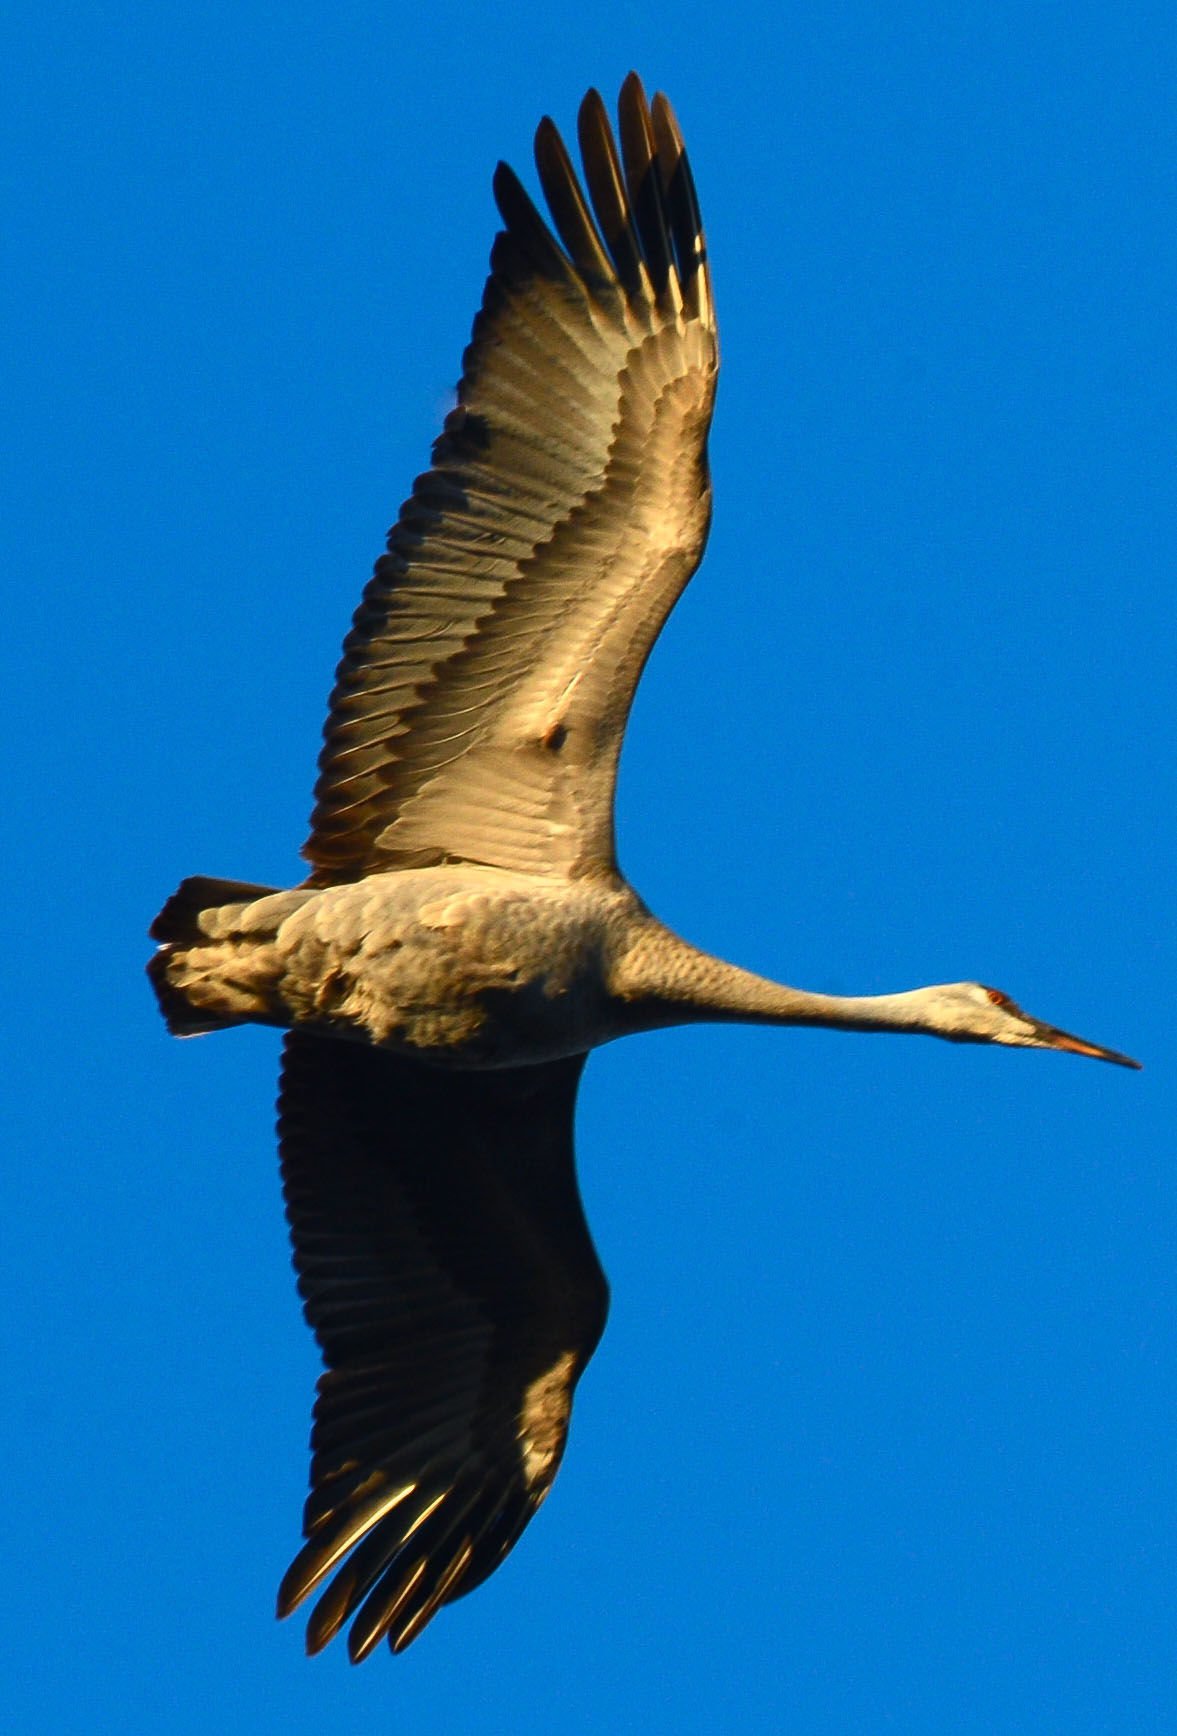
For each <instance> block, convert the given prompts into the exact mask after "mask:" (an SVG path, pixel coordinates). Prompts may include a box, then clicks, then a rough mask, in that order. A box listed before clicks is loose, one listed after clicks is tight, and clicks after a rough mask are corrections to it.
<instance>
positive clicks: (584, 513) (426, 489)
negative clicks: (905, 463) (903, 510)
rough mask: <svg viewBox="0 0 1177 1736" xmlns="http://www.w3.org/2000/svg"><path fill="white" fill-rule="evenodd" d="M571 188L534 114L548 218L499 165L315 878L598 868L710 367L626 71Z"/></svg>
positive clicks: (359, 635)
mask: <svg viewBox="0 0 1177 1736" xmlns="http://www.w3.org/2000/svg"><path fill="white" fill-rule="evenodd" d="M620 134H621V153H620V155H619V153H618V150H617V146H616V145H615V143H614V140H613V134H612V132H611V130H610V127H609V122H608V118H607V116H606V114H605V109H604V105H603V103H602V102H601V99H600V97H599V96H598V95H597V93H596V92H595V91H590V92H589V94H588V96H587V97H586V98H585V100H584V102H583V104H582V106H581V111H580V143H581V154H582V156H583V159H584V165H585V180H586V185H587V188H588V196H587V197H586V194H585V192H584V191H583V190H582V188H581V185H580V182H579V181H578V179H577V175H576V172H575V170H574V169H573V167H572V164H571V162H570V161H569V158H568V154H567V152H566V151H565V149H564V146H563V144H562V142H561V140H560V136H559V134H558V133H557V131H556V129H555V127H554V126H553V125H552V123H551V122H550V121H548V120H545V121H544V122H542V123H541V125H540V128H539V131H538V133H537V135H536V162H537V165H538V168H539V174H540V181H541V183H542V186H543V189H544V193H545V196H546V198H547V202H548V205H549V207H550V210H551V214H552V221H553V224H554V226H555V229H556V232H557V234H558V237H559V240H558V241H557V239H556V238H555V237H554V236H553V234H552V231H551V230H550V229H549V228H548V226H547V224H546V223H545V222H544V219H543V218H542V217H541V216H540V214H539V212H538V211H537V210H536V208H535V206H534V205H533V204H532V202H531V200H530V199H529V198H528V196H527V194H526V193H525V192H524V190H523V188H522V186H521V185H520V184H519V182H518V181H517V180H516V178H515V176H514V175H513V174H512V173H511V171H510V170H509V169H508V168H507V167H506V166H505V165H504V164H500V165H499V169H498V172H497V174H496V176H495V196H496V199H497V201H498V205H499V210H500V213H501V215H502V218H503V222H504V225H505V227H504V230H503V232H502V233H501V234H500V235H499V236H498V237H497V239H496V241H495V244H494V249H493V252H492V254H491V275H490V278H489V281H488V282H487V285H486V290H485V294H484V297H483V303H482V310H481V312H480V313H479V315H478V317H477V319H476V321H475V324H474V333H473V337H472V339H471V342H470V346H469V348H468V349H467V351H466V354H465V358H464V366H463V376H462V381H461V384H460V386H459V388H458V407H457V409H456V410H454V411H453V412H452V414H451V415H450V416H449V418H448V419H447V422H446V426H445V432H444V433H443V434H442V435H441V437H440V438H439V440H438V441H437V443H436V445H435V446H434V450H433V467H432V469H431V470H429V471H427V472H426V473H425V474H424V475H423V476H420V477H418V479H417V482H416V484H415V485H414V488H413V493H412V496H411V497H410V499H409V500H408V501H407V502H406V503H405V505H404V506H403V507H402V509H401V513H400V517H399V519H398V521H397V523H396V524H395V525H394V527H393V529H392V530H391V532H390V533H389V540H388V553H387V554H386V555H384V556H383V558H382V559H381V560H380V561H379V562H378V563H377V566H376V571H375V574H374V576H373V578H372V580H371V582H370V583H369V585H368V588H367V590H366V591H365V593H364V598H363V601H362V603H361V604H360V607H359V610H358V611H357V613H356V616H355V620H354V623H353V626H352V630H351V632H350V634H349V635H348V637H347V639H346V641H345V642H344V654H343V661H342V662H341V663H340V665H339V669H338V671H337V675H336V685H335V689H334V692H333V693H332V696H331V704H330V710H329V714H328V718H327V724H326V729H325V732H324V734H325V741H324V747H323V751H322V754H321V756H320V760H319V771H320V776H319V781H318V784H317V785H316V789H315V797H316V802H315V810H314V814H313V817H312V822H311V824H312V831H311V836H310V838H309V840H308V841H307V844H306V846H305V848H304V854H305V855H306V856H307V857H308V859H309V860H310V862H311V864H312V869H313V871H312V875H311V880H312V882H313V883H314V884H316V885H328V884H331V883H333V882H338V881H344V880H355V879H359V878H361V877H363V876H364V875H366V874H370V873H377V872H380V871H381V870H383V869H390V868H409V867H425V866H430V865H432V864H435V863H440V862H446V861H466V862H480V863H485V864H489V865H491V866H495V867H502V868H509V869H519V870H523V871H528V872H532V873H552V874H561V875H569V876H571V875H580V874H591V873H609V872H611V871H612V870H613V867H614V858H613V784H614V776H615V771H616V765H617V758H618V754H619V751H620V747H621V737H622V732H623V730H624V727H625V722H626V718H627V716H628V714H629V708H630V703H631V701H632V698H633V692H634V688H635V687H636V685H637V680H638V676H639V675H640V673H641V669H642V665H643V664H644V662H645V660H646V657H647V655H648V653H649V650H650V647H651V645H652V644H653V642H654V639H655V637H656V635H657V633H658V630H659V628H660V627H661V625H662V623H663V621H664V620H665V618H666V616H667V613H668V612H669V610H670V608H671V607H672V605H673V603H674V601H675V599H676V597H677V596H678V595H679V593H680V591H681V590H682V587H683V586H684V585H685V584H686V582H687V580H688V579H689V577H690V575H691V573H692V572H693V571H694V569H695V567H696V566H697V565H698V561H699V557H700V555H701V553H702V549H703V543H704V540H705V538H706V534H707V526H708V522H709V518H710V505H711V491H710V484H709V481H708V474H707V463H706V439H707V430H708V427H709V424H710V421H711V408H712V402H713V399H714V394H715V379H716V369H717V365H718V360H717V349H716V336H715V321H714V315H713V311H712V301H711V290H710V283H709V278H708V270H707V259H706V253H705V249H704V242H703V232H702V227H701V224H700V220H699V212H698V206H697V203H696V199H695V192H694V186H693V183H692V180H691V174H690V169H689V166H688V164H687V159H686V153H685V151H684V149H683V144H682V139H681V136H680V134H679V131H678V126H677V124H676V122H675V119H674V116H673V114H672V112H671V109H670V106H669V104H668V103H667V101H666V99H665V98H664V97H662V96H658V97H656V98H655V99H654V104H653V107H652V109H651V108H650V107H649V106H648V105H647V103H646V98H645V95H644V93H643V91H642V87H641V84H640V83H639V81H638V80H637V78H636V77H635V76H634V75H633V74H631V75H630V77H629V78H628V79H627V80H626V82H625V85H624V87H623V89H622V93H621V101H620Z"/></svg>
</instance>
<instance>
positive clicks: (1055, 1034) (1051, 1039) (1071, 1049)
mask: <svg viewBox="0 0 1177 1736" xmlns="http://www.w3.org/2000/svg"><path fill="white" fill-rule="evenodd" d="M1034 1044H1035V1047H1038V1046H1041V1047H1042V1048H1043V1049H1061V1050H1063V1052H1064V1053H1065V1054H1067V1055H1090V1056H1091V1058H1092V1060H1093V1061H1114V1062H1115V1064H1116V1066H1117V1067H1135V1068H1136V1069H1137V1071H1138V1072H1139V1070H1140V1065H1141V1064H1140V1062H1139V1061H1134V1060H1133V1059H1132V1057H1131V1055H1121V1054H1120V1052H1119V1050H1118V1049H1103V1048H1101V1047H1100V1045H1099V1044H1098V1043H1089V1042H1087V1040H1086V1038H1084V1037H1072V1036H1071V1034H1070V1032H1069V1031H1060V1030H1058V1029H1057V1027H1056V1026H1054V1025H1042V1024H1037V1025H1036V1027H1035V1031H1034Z"/></svg>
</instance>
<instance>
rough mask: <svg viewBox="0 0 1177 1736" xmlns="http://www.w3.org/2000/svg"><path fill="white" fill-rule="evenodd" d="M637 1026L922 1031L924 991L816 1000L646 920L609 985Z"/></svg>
mask: <svg viewBox="0 0 1177 1736" xmlns="http://www.w3.org/2000/svg"><path fill="white" fill-rule="evenodd" d="M610 987H611V989H612V990H613V993H614V995H615V996H616V998H617V999H618V1000H619V1001H621V1002H622V1003H624V1004H625V1005H626V1006H627V1008H628V1009H629V1011H630V1014H631V1016H632V1018H633V1023H634V1027H635V1028H638V1029H647V1030H649V1029H655V1028H657V1027H659V1026H663V1025H684V1024H695V1023H698V1022H704V1021H706V1022H708V1023H739V1024H750V1025H826V1026H830V1027H833V1028H836V1029H839V1030H846V1031H926V1030H927V1029H928V1024H927V1020H926V1006H925V993H924V991H923V990H921V989H911V990H908V991H906V992H904V993H902V994H893V995H819V994H811V993H809V991H808V990H806V989H795V988H790V987H789V986H788V984H786V983H776V982H772V981H770V979H769V978H768V977H761V976H756V975H755V974H754V973H753V972H752V971H746V970H741V969H740V968H739V966H738V965H734V964H727V963H725V961H724V960H723V959H721V958H714V957H712V955H711V954H710V953H706V952H700V951H699V950H698V949H697V948H696V947H693V946H690V945H688V944H687V942H686V941H684V940H680V939H679V937H678V935H676V934H673V933H672V932H671V931H670V930H669V929H667V928H663V927H662V925H661V924H660V923H655V922H651V924H650V927H649V928H648V929H647V930H645V931H644V932H643V933H642V935H641V936H640V937H639V938H638V939H637V941H636V942H635V944H634V945H633V946H632V947H631V948H630V950H629V951H628V952H627V954H626V955H625V957H624V958H623V959H622V960H620V961H619V963H618V965H617V966H616V968H615V969H614V971H613V973H612V981H611V984H610Z"/></svg>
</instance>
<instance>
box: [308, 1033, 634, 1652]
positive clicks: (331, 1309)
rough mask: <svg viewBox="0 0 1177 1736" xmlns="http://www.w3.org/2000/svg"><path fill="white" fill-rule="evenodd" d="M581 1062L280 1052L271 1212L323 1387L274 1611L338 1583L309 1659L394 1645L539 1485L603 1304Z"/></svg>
mask: <svg viewBox="0 0 1177 1736" xmlns="http://www.w3.org/2000/svg"><path fill="white" fill-rule="evenodd" d="M583 1066H584V1057H583V1056H575V1057H573V1058H571V1059H569V1060H563V1061H554V1062H548V1063H546V1064H542V1065H539V1066H535V1067H519V1068H512V1069H509V1070H504V1071H488V1072H457V1071H451V1070H445V1069H442V1068H429V1067H425V1066H422V1065H421V1064H420V1063H417V1062H413V1061H408V1060H405V1059H403V1058H401V1057H399V1056H396V1055H392V1054H389V1053H388V1052H387V1051H384V1050H380V1049H374V1048H368V1047H366V1046H364V1045H362V1044H359V1043H349V1042H346V1041H343V1040H340V1039H332V1038H326V1037H318V1036H312V1035H309V1034H307V1033H305V1032H301V1031H292V1032H290V1033H289V1034H288V1035H287V1037H286V1046H285V1051H284V1059H283V1067H282V1083H281V1095H280V1099H279V1122H278V1131H279V1139H280V1144H281V1151H282V1174H283V1184H284V1188H285V1194H286V1209H287V1216H288V1218H289V1221H290V1231H291V1237H292V1240H293V1243H294V1263H295V1267H296V1269H297V1271H298V1275H299V1289H300V1291H301V1293H302V1296H303V1300H304V1308H305V1312H306V1316H307V1319H308V1321H309V1322H310V1324H311V1326H312V1327H313V1328H314V1331H315V1335H316V1337H317V1338H318V1340H319V1343H320V1345H321V1347H322V1350H323V1355H324V1359H325V1361H326V1363H327V1372H326V1374H324V1375H323V1377H322V1379H321V1380H320V1382H319V1388H318V1399H317V1401H316V1404H315V1420H314V1428H313V1431H312V1435H311V1447H312V1461H311V1490H310V1495H309V1497H308V1499H307V1503H306V1510H305V1515H304V1525H303V1533H304V1536H305V1537H306V1540H307V1541H306V1544H305V1546H304V1547H303V1549H302V1551H301V1552H300V1554H299V1555H298V1557H297V1558H296V1559H295V1561H294V1563H293V1564H292V1566H291V1567H290V1570H289V1572H288V1573H287V1574H286V1577H285V1579H284V1580H283V1582H282V1588H281V1591H280V1592H279V1596H278V1613H279V1615H286V1614H288V1613H289V1612H290V1611H291V1610H292V1609H294V1608H295V1607H296V1606H297V1605H298V1604H299V1603H301V1602H302V1600H303V1598H305V1597H306V1596H307V1595H308V1594H309V1593H310V1592H311V1591H313V1590H314V1589H315V1588H316V1587H317V1586H319V1585H320V1584H322V1582H323V1581H324V1580H326V1579H327V1578H328V1576H329V1575H331V1574H332V1573H334V1578H333V1579H332V1580H331V1583H330V1585H329V1586H328V1587H327V1589H326V1591H325V1592H324V1593H323V1595H322V1596H321V1597H320V1599H319V1601H318V1603H317V1605H316V1607H315V1610H314V1612H313V1614H312V1616H311V1619H310V1623H309V1626H308V1629H307V1648H308V1650H310V1651H318V1650H319V1649H320V1648H321V1647H322V1646H324V1645H326V1643H327V1641H328V1640H329V1639H330V1638H331V1637H332V1635H333V1634H335V1633H336V1632H337V1631H338V1630H339V1628H340V1627H341V1626H342V1625H343V1624H344V1623H345V1622H346V1621H348V1620H349V1619H350V1618H352V1617H353V1616H354V1618H355V1619H354V1621H353V1622H352V1627H351V1631H350V1634H349V1636H348V1644H349V1650H350V1653H351V1656H352V1659H353V1661H356V1662H358V1661H359V1659H360V1658H362V1657H365V1656H367V1654H368V1652H370V1651H371V1650H372V1648H373V1647H374V1646H375V1645H377V1644H378V1643H379V1641H380V1640H381V1639H382V1638H384V1637H387V1639H388V1641H389V1644H390V1645H391V1646H392V1648H393V1650H394V1651H400V1650H402V1649H403V1648H404V1647H405V1646H406V1645H408V1644H409V1642H410V1640H412V1639H415V1638H416V1636H417V1634H419V1633H420V1631H421V1629H422V1628H423V1627H424V1626H425V1624H426V1622H427V1621H429V1619H430V1618H431V1617H432V1616H433V1615H434V1614H435V1613H436V1611H437V1610H438V1609H439V1608H440V1607H441V1605H442V1604H443V1603H446V1602H448V1601H449V1600H450V1599H451V1598H455V1597H458V1596H460V1595H461V1594H462V1593H463V1592H466V1591H470V1590H472V1589H473V1587H474V1586H475V1585H477V1584H479V1582H480V1581H482V1580H483V1579H485V1578H486V1576H487V1575H488V1574H489V1573H491V1572H492V1571H493V1570H494V1568H495V1567H497V1566H498V1564H499V1562H500V1561H501V1560H502V1559H503V1557H504V1556H505V1555H506V1553H507V1551H508V1550H509V1549H510V1548H511V1547H512V1545H513V1544H514V1543H515V1541H516V1539H517V1538H518V1537H519V1535H520V1533H521V1532H522V1530H523V1529H524V1527H525V1526H526V1524H527V1522H528V1520H529V1519H530V1518H531V1516H532V1514H533V1513H534V1512H535V1510H536V1508H537V1507H538V1506H539V1504H540V1502H541V1501H542V1500H543V1499H544V1497H545V1495H546V1494H547V1492H548V1490H549V1488H550V1487H551V1484H552V1480H553V1478H554V1477H555V1475H556V1471H557V1468H558V1467H559V1464H560V1459H561V1457H562V1455H563V1452H564V1443H565V1439H566V1435H567V1429H568V1419H569V1414H570V1411H571V1406H572V1393H573V1389H574V1387H575V1385H576V1382H577V1380H578V1379H579V1377H580V1375H581V1372H582V1371H583V1369H584V1366H585V1364H586V1363H587V1361H588V1359H589V1357H590V1356H591V1355H592V1353H593V1350H594V1349H595V1348H596V1345H597V1341H598V1339H599V1338H600V1335H601V1332H602V1330H603V1328H604V1324H605V1314H606V1310H607V1306H608V1290H607V1288H606V1284H605V1279H604V1276H603V1274H602V1272H601V1268H600V1266H599V1264H598V1262H597V1257H596V1254H595V1252H594V1250H593V1246H592V1242H591V1240H590V1239H589V1233H588V1229H587V1226H586V1224H585V1221H584V1214H583V1211H582V1208H581V1203H580V1195H579V1192H578V1189H577V1185H576V1175H575V1170H574V1165H573V1156H572V1116H573V1106H574V1102H575V1097H576V1088H577V1084H578V1082H579V1079H580V1074H581V1070H582V1068H583Z"/></svg>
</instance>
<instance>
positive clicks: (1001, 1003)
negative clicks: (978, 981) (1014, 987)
mask: <svg viewBox="0 0 1177 1736" xmlns="http://www.w3.org/2000/svg"><path fill="white" fill-rule="evenodd" d="M985 993H986V994H987V995H988V996H989V999H990V1000H991V1001H992V1002H993V1005H994V1006H995V1007H1008V1006H1011V1005H1012V1002H1011V1001H1010V998H1009V996H1008V995H1003V994H1002V992H1001V990H1000V989H986V990H985Z"/></svg>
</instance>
